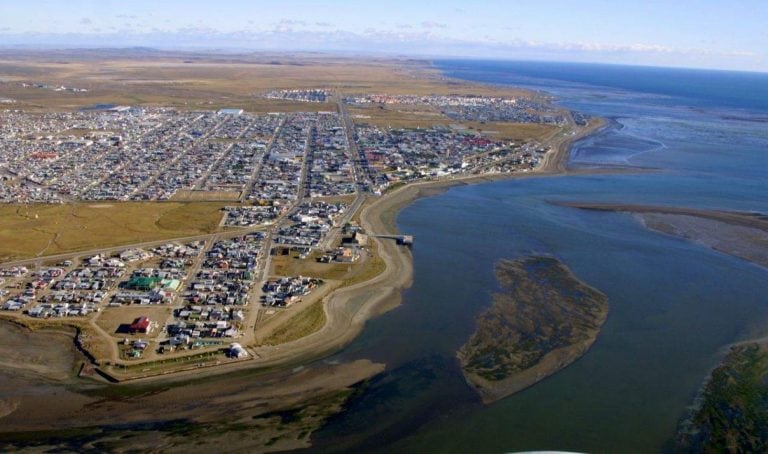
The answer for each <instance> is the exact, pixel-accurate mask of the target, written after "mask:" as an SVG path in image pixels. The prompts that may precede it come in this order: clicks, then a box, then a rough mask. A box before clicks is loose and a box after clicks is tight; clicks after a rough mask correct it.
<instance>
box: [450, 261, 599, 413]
mask: <svg viewBox="0 0 768 454" xmlns="http://www.w3.org/2000/svg"><path fill="white" fill-rule="evenodd" d="M496 277H497V279H498V280H499V283H500V285H501V287H502V291H501V292H500V293H496V294H494V295H493V304H492V306H491V307H490V308H488V309H487V310H486V311H485V312H483V313H482V314H480V315H479V316H478V319H477V328H476V330H475V332H474V334H472V336H471V337H470V339H469V341H467V343H466V344H464V345H463V346H462V347H461V349H460V350H459V351H458V353H457V357H458V359H459V362H460V364H461V368H462V371H463V372H464V376H465V378H466V379H467V381H468V382H469V384H470V385H472V386H473V387H474V388H475V389H476V390H477V392H478V393H479V394H480V396H481V397H482V399H483V402H484V403H486V404H489V403H492V402H494V401H496V400H499V399H501V398H504V397H507V396H509V395H511V394H514V393H516V392H518V391H521V390H523V389H525V388H527V387H529V386H531V385H533V384H535V383H537V382H539V381H541V380H542V379H544V378H545V377H547V376H549V375H552V374H554V373H555V372H557V371H559V370H561V369H563V368H564V367H566V366H568V365H569V364H571V363H573V362H574V361H576V360H577V359H578V358H580V357H581V356H582V355H584V353H586V352H587V350H588V349H589V348H590V347H591V346H592V344H593V343H594V342H595V339H596V338H597V335H598V333H599V332H600V327H601V326H602V325H603V323H604V322H605V320H606V318H607V316H608V297H607V296H605V295H604V294H603V293H601V292H600V291H598V290H596V289H594V288H592V287H590V286H588V285H586V284H585V283H583V282H581V281H580V280H579V279H578V278H576V276H574V275H573V273H571V271H570V269H568V267H567V266H565V265H564V264H563V263H561V262H560V261H559V260H557V259H555V258H553V257H545V256H529V257H525V258H521V259H518V260H514V261H512V260H501V261H499V263H498V264H497V265H496Z"/></svg>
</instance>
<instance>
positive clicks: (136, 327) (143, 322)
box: [128, 317, 151, 334]
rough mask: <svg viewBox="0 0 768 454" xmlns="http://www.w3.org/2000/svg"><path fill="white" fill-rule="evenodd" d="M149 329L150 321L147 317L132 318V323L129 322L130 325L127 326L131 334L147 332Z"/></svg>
mask: <svg viewBox="0 0 768 454" xmlns="http://www.w3.org/2000/svg"><path fill="white" fill-rule="evenodd" d="M150 330H151V323H150V322H149V317H139V318H137V319H136V320H134V321H133V323H131V325H130V326H129V327H128V331H129V332H130V333H131V334H136V333H141V334H149V332H150Z"/></svg>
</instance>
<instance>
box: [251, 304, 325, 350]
mask: <svg viewBox="0 0 768 454" xmlns="http://www.w3.org/2000/svg"><path fill="white" fill-rule="evenodd" d="M325 320H326V318H325V310H324V309H323V301H322V300H318V301H315V302H313V303H312V304H310V305H309V306H308V307H305V308H303V309H302V310H301V311H300V312H298V313H296V314H294V315H293V316H291V317H290V318H289V319H287V320H286V321H285V322H284V323H283V324H281V325H280V326H279V327H277V328H276V329H275V330H273V331H272V333H270V335H269V336H267V337H265V338H264V339H263V340H262V341H261V342H260V343H261V344H262V345H279V344H284V343H286V342H291V341H294V340H296V339H301V338H302V337H304V336H308V335H310V334H312V333H314V332H315V331H318V330H319V329H320V328H322V327H323V325H325Z"/></svg>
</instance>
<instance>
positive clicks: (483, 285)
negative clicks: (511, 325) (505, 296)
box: [313, 61, 768, 453]
mask: <svg viewBox="0 0 768 454" xmlns="http://www.w3.org/2000/svg"><path fill="white" fill-rule="evenodd" d="M436 64H437V66H438V67H439V68H440V69H442V70H443V71H444V72H445V74H446V75H447V76H450V77H456V78H462V79H467V80H472V81H480V82H486V83H494V84H511V85H515V86H524V87H528V88H531V89H535V90H542V91H545V92H547V93H549V94H551V95H553V96H554V97H555V98H556V102H558V103H559V104H561V105H563V106H566V107H568V108H571V109H575V110H579V111H582V112H586V113H589V114H593V115H598V116H602V117H607V118H610V119H611V120H612V121H613V125H612V127H611V128H609V129H608V130H607V131H605V132H604V133H602V134H600V135H597V136H593V137H590V138H587V139H585V140H583V141H581V142H579V143H577V144H576V145H575V147H574V150H573V153H572V157H571V161H570V165H572V166H580V167H596V166H597V167H601V166H611V165H617V164H618V165H622V166H636V167H639V168H644V169H648V168H650V169H655V170H654V171H651V172H648V171H646V172H643V173H636V174H615V175H610V174H600V175H583V176H568V177H555V178H550V177H542V178H529V179H517V180H507V181H500V182H495V183H488V184H481V185H475V186H465V187H457V188H453V189H450V190H449V191H447V192H446V193H444V194H442V195H439V196H435V197H431V198H426V199H421V200H418V201H416V202H415V203H414V204H413V205H411V206H409V207H408V208H406V209H404V210H403V211H402V212H401V214H400V216H399V218H398V226H399V229H400V230H401V231H402V232H403V233H407V234H412V235H414V237H415V240H416V241H415V245H414V248H413V256H414V268H415V276H414V284H413V286H412V287H411V288H410V289H408V290H407V291H405V292H404V298H403V299H404V301H403V304H402V305H401V306H400V307H398V308H397V309H395V310H393V311H391V312H389V313H387V314H385V315H383V316H381V317H379V318H377V319H374V320H372V321H371V322H370V323H369V324H368V325H367V326H366V328H365V330H364V332H363V333H362V335H361V336H360V337H359V338H358V339H357V340H356V341H355V342H353V343H352V344H351V345H350V346H348V347H347V348H345V349H344V350H343V351H342V352H341V353H339V354H338V355H336V357H335V358H332V360H350V359H356V358H369V359H372V360H374V361H381V362H385V363H387V370H386V371H385V372H384V373H382V374H381V375H379V376H377V377H375V378H374V379H373V380H372V381H371V382H370V383H369V384H368V385H367V386H366V387H364V388H362V389H361V390H360V393H359V395H357V396H356V397H354V398H353V399H352V400H351V402H350V404H349V407H348V408H347V410H346V411H345V412H344V413H342V414H341V415H339V416H337V417H335V418H333V419H332V420H331V421H330V422H329V423H328V424H327V425H326V427H325V428H324V429H322V430H321V431H319V432H318V433H317V434H316V435H315V436H314V437H313V439H314V443H315V446H316V449H318V450H322V451H358V450H363V449H364V450H370V451H382V452H384V451H386V452H393V451H394V452H457V453H459V452H461V453H464V452H510V451H523V450H544V449H551V450H570V451H588V452H663V451H669V450H671V449H672V448H673V446H674V443H673V440H674V435H675V432H676V429H677V424H678V422H679V420H680V418H681V417H683V416H684V415H685V412H686V408H687V407H688V406H689V405H690V404H691V403H692V400H693V398H694V397H695V395H696V393H697V391H698V389H699V387H700V386H701V384H702V382H703V381H704V380H705V378H706V377H707V374H708V372H709V371H710V370H711V368H712V367H714V366H715V365H716V364H717V363H718V362H719V360H720V359H721V358H722V355H723V353H724V347H725V346H726V345H728V344H729V343H732V342H735V341H738V340H743V339H748V338H750V337H753V336H758V335H764V334H766V333H768V270H766V269H764V268H760V267H758V266H755V265H752V264H750V263H747V262H745V261H742V260H740V259H737V258H733V257H730V256H727V255H723V254H720V253H718V252H714V251H712V250H710V249H708V248H706V247H703V246H699V245H697V244H692V243H689V242H686V241H684V240H681V239H676V238H672V237H668V236H665V235H662V234H658V233H654V232H652V231H649V230H646V229H645V228H643V227H642V225H641V224H640V223H639V222H638V221H637V220H636V219H635V218H634V217H633V216H631V215H628V214H623V213H608V212H590V211H582V210H578V209H574V208H566V207H560V206H556V205H553V204H552V203H550V202H552V201H583V202H608V203H634V204H648V205H673V206H686V207H697V208H715V209H726V210H745V211H760V212H763V213H768V75H765V74H750V73H730V72H717V71H694V70H675V69H659V68H637V67H622V66H605V65H584V64H555V63H528V62H490V61H440V62H437V63H436ZM531 253H537V254H542V253H543V254H552V255H554V256H556V257H558V258H559V259H560V260H562V261H563V262H564V263H565V264H566V265H567V266H569V267H570V268H571V269H572V270H573V272H574V273H575V274H576V275H577V276H578V277H579V278H581V279H582V280H584V281H585V282H586V283H588V284H589V285H591V286H594V287H596V288H598V289H600V290H601V291H603V292H604V293H606V294H607V295H608V297H609V304H610V314H609V317H608V320H607V321H606V323H605V325H604V326H603V330H602V332H601V333H600V336H599V337H598V339H597V342H596V343H595V344H594V346H593V348H592V349H591V350H590V351H589V352H588V353H587V354H586V355H585V356H584V357H582V358H581V359H580V360H578V361H577V362H575V363H574V364H572V365H571V366H569V367H567V368H566V369H564V370H563V371H561V372H559V373H557V374H555V375H554V376H552V377H550V378H548V379H545V380H543V381H542V382H540V383H538V384H537V385H535V386H533V387H531V388H529V389H527V390H525V391H523V392H520V393H518V394H516V395H514V396H511V397H509V398H506V399H504V400H501V401H498V402H496V403H494V404H492V405H489V406H484V405H482V404H481V403H480V400H479V398H478V397H477V396H476V395H475V393H474V391H473V390H472V389H471V388H469V387H468V386H467V385H466V384H465V382H464V380H463V377H462V375H461V372H460V370H459V367H458V363H457V361H456V359H455V352H456V350H457V349H458V348H459V347H460V346H461V345H462V344H463V343H464V342H465V341H466V340H467V338H468V337H469V336H470V334H471V333H472V331H473V330H474V318H475V317H476V316H477V314H478V313H480V312H481V311H482V310H483V309H485V308H487V307H488V305H489V304H490V302H491V294H492V293H493V291H495V290H496V289H497V284H496V282H495V277H494V273H493V270H494V264H495V263H496V262H497V261H498V260H499V259H501V258H510V259H514V258H518V257H521V256H525V255H528V254H531Z"/></svg>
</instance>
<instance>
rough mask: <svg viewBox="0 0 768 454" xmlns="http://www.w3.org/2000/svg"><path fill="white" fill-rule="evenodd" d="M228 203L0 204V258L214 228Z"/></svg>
mask: <svg viewBox="0 0 768 454" xmlns="http://www.w3.org/2000/svg"><path fill="white" fill-rule="evenodd" d="M224 205H225V204H224V203H214V202H200V203H141V202H135V203H134V202H124V203H76V204H65V205H15V204H14V205H0V260H2V261H9V260H14V259H22V258H29V257H35V256H37V255H53V254H61V253H65V252H74V251H78V250H88V249H95V248H99V247H110V246H118V245H121V244H131V243H139V242H144V241H154V240H162V239H164V238H175V237H183V236H193V235H199V234H206V233H213V232H215V231H216V230H217V228H218V225H219V221H220V220H221V216H222V212H221V211H220V210H221V208H222V207H223V206H224Z"/></svg>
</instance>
